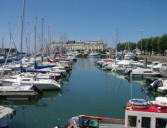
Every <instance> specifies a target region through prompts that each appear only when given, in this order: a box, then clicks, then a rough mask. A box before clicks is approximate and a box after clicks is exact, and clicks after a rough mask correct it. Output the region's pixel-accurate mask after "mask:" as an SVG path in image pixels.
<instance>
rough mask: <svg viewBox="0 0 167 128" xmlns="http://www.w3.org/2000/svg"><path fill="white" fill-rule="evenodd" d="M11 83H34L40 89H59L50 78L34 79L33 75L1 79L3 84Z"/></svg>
mask: <svg viewBox="0 0 167 128" xmlns="http://www.w3.org/2000/svg"><path fill="white" fill-rule="evenodd" d="M12 83H19V84H20V85H21V86H23V85H35V86H36V87H37V88H38V89H40V90H48V89H59V88H61V86H60V84H59V83H58V82H56V81H55V80H52V79H36V78H35V77H34V78H32V77H21V76H18V77H17V78H14V79H12V78H11V79H1V84H2V85H3V86H10V85H12Z"/></svg>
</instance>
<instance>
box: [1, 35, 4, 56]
mask: <svg viewBox="0 0 167 128" xmlns="http://www.w3.org/2000/svg"><path fill="white" fill-rule="evenodd" d="M1 40H2V51H1V52H2V53H4V38H3V37H2V38H1Z"/></svg>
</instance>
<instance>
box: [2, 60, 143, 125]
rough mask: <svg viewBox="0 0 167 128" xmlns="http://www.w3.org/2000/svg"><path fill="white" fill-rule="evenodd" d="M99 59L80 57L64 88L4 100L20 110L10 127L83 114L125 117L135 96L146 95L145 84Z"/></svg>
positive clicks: (62, 120)
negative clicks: (108, 67)
mask: <svg viewBox="0 0 167 128" xmlns="http://www.w3.org/2000/svg"><path fill="white" fill-rule="evenodd" d="M96 60H98V58H87V59H78V61H77V62H76V63H75V64H73V69H72V72H71V76H70V77H69V79H66V80H64V82H63V83H64V84H63V86H62V89H61V90H60V91H45V92H44V93H43V94H42V96H41V97H39V98H38V99H34V100H31V101H27V102H3V103H1V104H2V105H6V104H7V105H10V106H11V107H13V108H15V109H16V115H15V117H14V120H13V121H12V123H11V124H10V125H9V128H53V127H54V126H55V125H57V124H64V123H65V122H66V121H67V120H68V119H69V118H70V117H73V116H76V115H80V114H86V115H93V116H106V117H115V118H124V115H125V111H124V107H125V105H126V103H127V101H128V100H129V99H130V98H131V97H132V98H145V94H144V93H142V92H141V86H142V84H141V83H138V82H129V81H128V80H126V79H124V78H123V76H119V75H118V74H113V73H111V72H104V71H102V70H100V69H98V68H97V67H96V65H95V63H94V62H95V61H96Z"/></svg>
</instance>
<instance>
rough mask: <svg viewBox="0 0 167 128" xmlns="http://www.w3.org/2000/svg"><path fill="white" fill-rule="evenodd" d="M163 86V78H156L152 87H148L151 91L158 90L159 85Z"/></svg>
mask: <svg viewBox="0 0 167 128" xmlns="http://www.w3.org/2000/svg"><path fill="white" fill-rule="evenodd" d="M162 86H163V82H162V80H155V81H154V82H153V83H152V84H151V86H150V87H148V90H149V91H153V90H154V91H157V88H158V87H162Z"/></svg>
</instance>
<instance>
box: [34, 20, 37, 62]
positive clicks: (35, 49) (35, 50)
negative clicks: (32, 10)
mask: <svg viewBox="0 0 167 128" xmlns="http://www.w3.org/2000/svg"><path fill="white" fill-rule="evenodd" d="M36 26H37V17H35V24H34V52H35V60H36V52H37V48H36V31H37V29H36Z"/></svg>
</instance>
